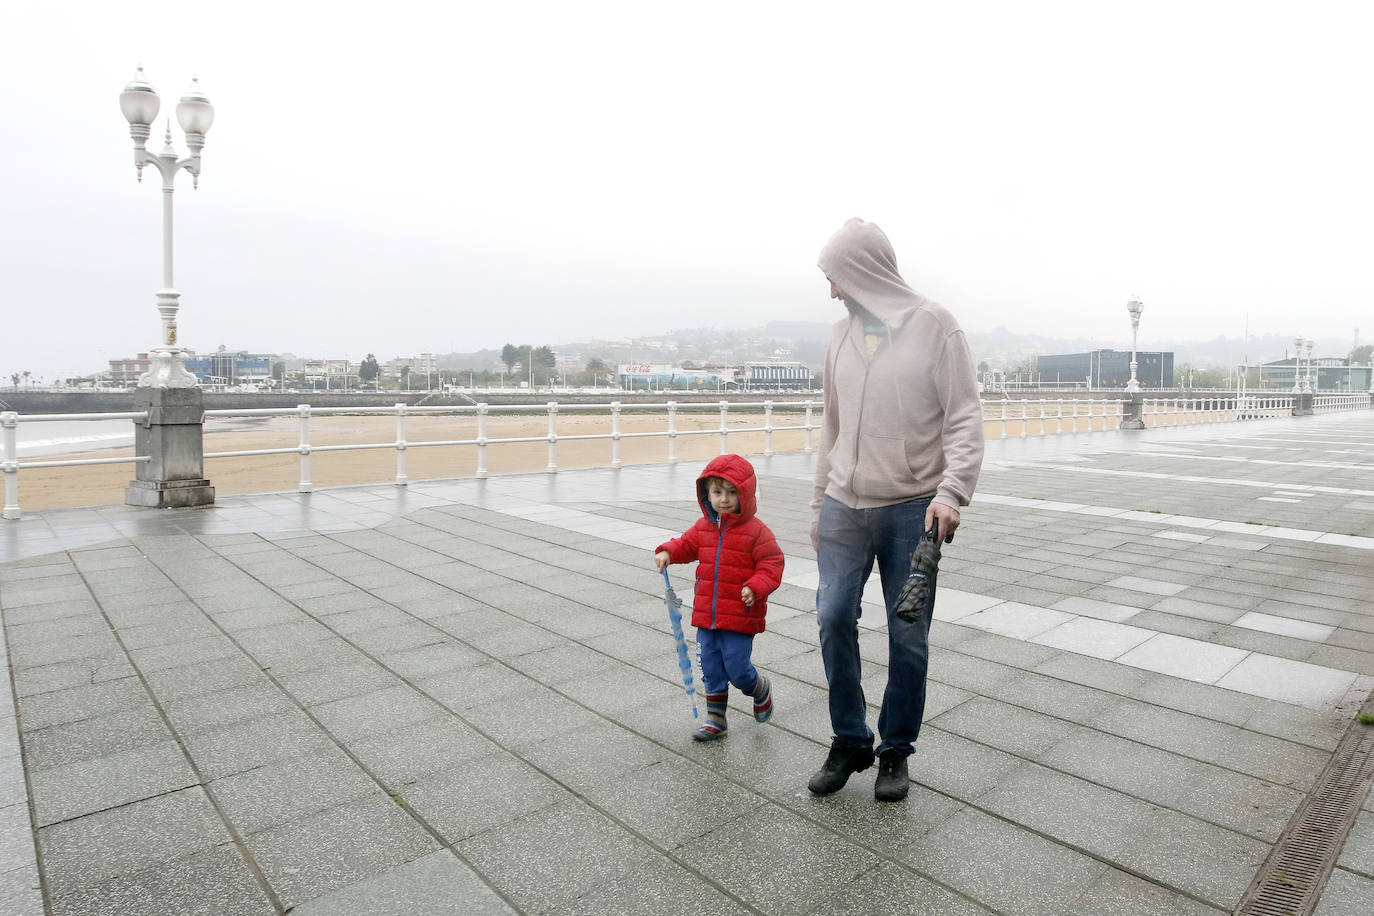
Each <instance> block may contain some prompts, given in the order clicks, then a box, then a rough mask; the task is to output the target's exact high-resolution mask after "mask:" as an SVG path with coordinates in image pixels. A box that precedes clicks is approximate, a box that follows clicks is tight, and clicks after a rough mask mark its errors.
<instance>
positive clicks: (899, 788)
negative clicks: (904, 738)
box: [873, 750, 911, 801]
mask: <svg viewBox="0 0 1374 916" xmlns="http://www.w3.org/2000/svg"><path fill="white" fill-rule="evenodd" d="M910 788H911V779H910V777H909V776H908V775H907V771H906V754H903V753H902V752H901V751H892V750H888V751H883V753H882V755H881V756H880V757H879V758H878V778H877V779H876V780H875V781H874V783H873V797H874V798H876V799H877V800H878V801H901V800H902V799H904V798H906V793H907V790H908V789H910Z"/></svg>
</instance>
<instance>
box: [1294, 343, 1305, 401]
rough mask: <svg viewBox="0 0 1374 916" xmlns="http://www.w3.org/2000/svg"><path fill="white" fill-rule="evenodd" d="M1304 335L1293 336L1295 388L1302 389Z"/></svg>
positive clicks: (1295, 389)
mask: <svg viewBox="0 0 1374 916" xmlns="http://www.w3.org/2000/svg"><path fill="white" fill-rule="evenodd" d="M1302 345H1303V338H1302V337H1294V338H1293V390H1294V391H1302V371H1301V370H1302Z"/></svg>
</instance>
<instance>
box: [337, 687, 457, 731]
mask: <svg viewBox="0 0 1374 916" xmlns="http://www.w3.org/2000/svg"><path fill="white" fill-rule="evenodd" d="M310 711H311V714H313V715H314V716H315V718H317V719H318V720H319V721H320V723H321V724H322V725H323V726H324V727H325V728H327V729H329V731H330V732H331V733H332V734H333V735H334V737H335V738H336V739H338V740H339V741H344V742H348V741H355V740H357V739H359V738H362V737H364V736H376V735H379V734H383V733H385V732H388V731H394V730H395V729H398V728H401V727H402V726H405V725H413V724H414V723H416V722H421V721H424V720H425V719H432V718H434V717H435V716H437V715H440V714H441V713H442V712H443V707H441V706H439V705H438V704H436V703H434V702H433V701H432V700H430V699H429V698H427V697H425V696H423V695H421V694H420V693H418V692H417V691H415V690H414V689H413V688H411V687H408V686H397V687H386V688H383V689H381V690H373V691H371V692H369V693H364V694H361V695H359V696H355V697H346V698H344V699H342V700H333V701H330V702H328V703H321V704H320V705H318V706H314V707H311V710H310Z"/></svg>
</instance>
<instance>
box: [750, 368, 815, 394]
mask: <svg viewBox="0 0 1374 916" xmlns="http://www.w3.org/2000/svg"><path fill="white" fill-rule="evenodd" d="M738 380H739V381H740V383H741V384H742V385H743V386H744V388H746V389H750V388H797V389H802V390H810V388H811V367H810V366H804V365H802V364H801V363H792V362H787V363H784V362H776V361H770V362H766V363H745V364H744V369H743V370H742V371H741V372H740V374H739V379H738Z"/></svg>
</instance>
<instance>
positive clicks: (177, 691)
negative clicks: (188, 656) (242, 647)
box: [144, 655, 268, 703]
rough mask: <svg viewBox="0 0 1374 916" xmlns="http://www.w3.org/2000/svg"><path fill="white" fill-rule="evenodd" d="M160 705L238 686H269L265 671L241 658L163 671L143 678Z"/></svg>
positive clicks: (235, 656)
mask: <svg viewBox="0 0 1374 916" xmlns="http://www.w3.org/2000/svg"><path fill="white" fill-rule="evenodd" d="M144 677H145V678H146V680H147V681H148V686H149V687H151V688H152V691H153V694H154V695H155V696H156V697H157V698H158V700H159V701H160V702H163V703H167V702H171V701H174V700H182V699H186V698H188V697H194V696H200V695H202V694H207V693H214V692H216V691H220V690H226V689H231V688H235V687H255V686H256V687H261V686H264V685H266V684H267V683H268V679H267V677H266V675H264V674H263V672H262V669H261V668H259V667H258V666H257V665H255V664H253V661H252V660H251V659H249V658H246V657H244V656H242V655H231V656H226V657H225V658H217V659H212V660H210V661H201V662H193V663H191V664H189V665H180V666H178V667H175V668H163V669H162V670H160V671H153V672H149V673H146V674H145V675H144Z"/></svg>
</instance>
